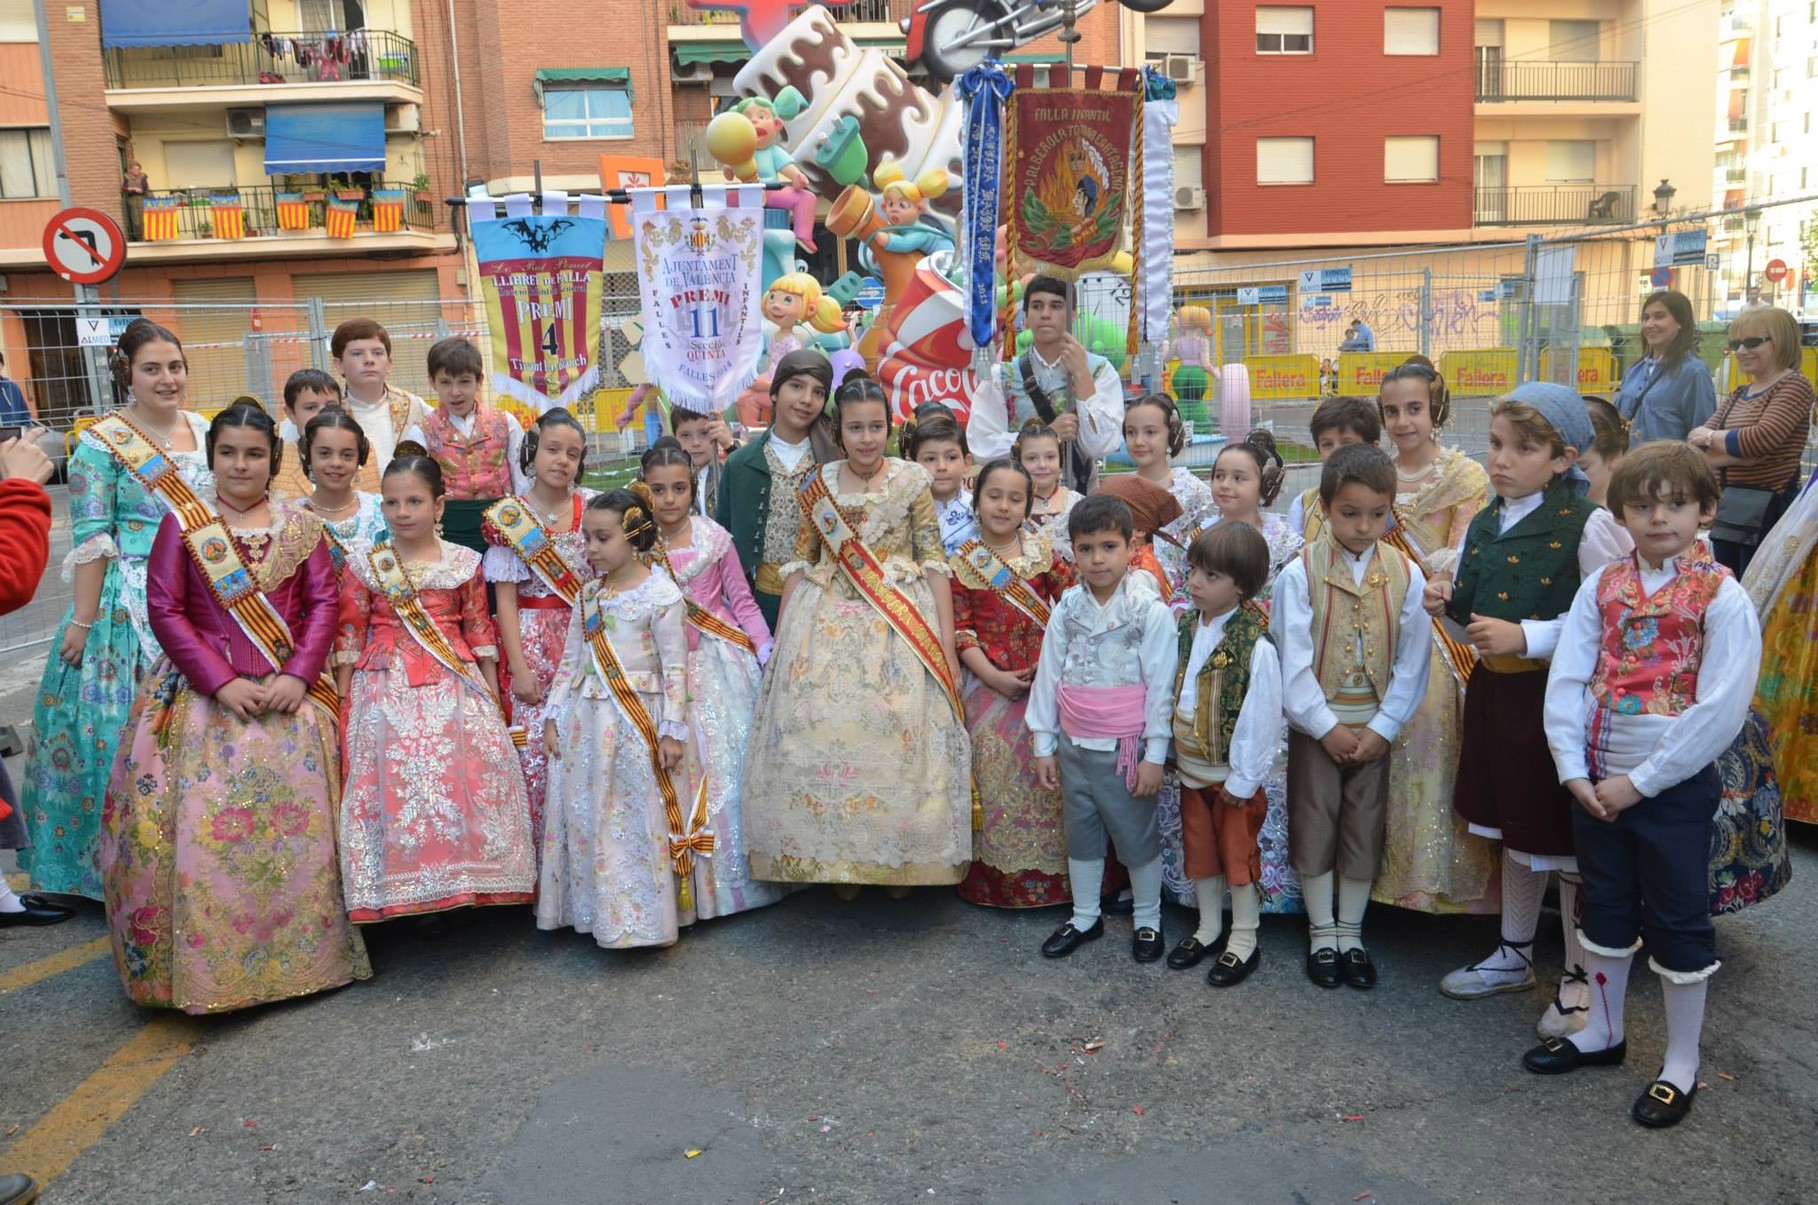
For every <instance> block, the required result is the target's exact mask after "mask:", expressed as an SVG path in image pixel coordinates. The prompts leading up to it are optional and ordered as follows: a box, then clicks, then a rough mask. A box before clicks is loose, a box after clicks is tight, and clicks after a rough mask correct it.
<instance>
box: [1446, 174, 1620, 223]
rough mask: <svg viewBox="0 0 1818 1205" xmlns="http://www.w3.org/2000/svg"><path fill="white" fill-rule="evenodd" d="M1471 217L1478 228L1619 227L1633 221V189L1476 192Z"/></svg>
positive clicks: (1594, 186) (1526, 187) (1519, 188)
mask: <svg viewBox="0 0 1818 1205" xmlns="http://www.w3.org/2000/svg"><path fill="white" fill-rule="evenodd" d="M1474 216H1475V222H1476V224H1477V225H1479V226H1620V225H1625V224H1627V223H1630V222H1633V221H1634V220H1635V186H1634V185H1632V184H1624V185H1617V186H1611V185H1607V184H1536V185H1517V186H1514V187H1507V188H1479V189H1477V199H1476V208H1475V210H1474Z"/></svg>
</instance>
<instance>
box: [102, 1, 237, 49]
mask: <svg viewBox="0 0 1818 1205" xmlns="http://www.w3.org/2000/svg"><path fill="white" fill-rule="evenodd" d="M250 41H252V16H251V13H250V10H249V9H248V8H247V5H246V0H157V3H155V4H154V3H148V2H147V0H101V45H103V46H108V47H115V46H225V45H228V44H229V43H232V42H250Z"/></svg>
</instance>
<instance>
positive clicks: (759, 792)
mask: <svg viewBox="0 0 1818 1205" xmlns="http://www.w3.org/2000/svg"><path fill="white" fill-rule="evenodd" d="M842 463H843V462H841V461H834V462H832V463H830V464H826V465H822V466H821V467H820V468H819V469H818V470H817V471H818V472H819V473H820V474H821V476H822V479H823V480H824V481H825V482H826V484H827V488H828V490H829V491H830V492H831V493H832V494H833V497H834V501H835V503H836V504H837V505H838V506H839V508H840V511H841V513H842V514H844V515H845V518H846V522H847V523H848V524H849V525H850V526H851V527H852V529H853V531H854V533H855V534H857V535H858V537H859V538H860V539H861V540H863V541H864V542H865V544H866V545H867V546H868V547H869V548H870V549H871V551H872V553H873V554H874V555H875V556H876V558H877V560H878V561H879V562H880V563H881V564H882V566H883V569H884V575H885V577H886V579H887V580H888V582H889V584H890V585H892V586H894V587H896V589H897V590H898V591H900V592H901V593H902V595H903V596H905V597H907V598H908V600H909V602H910V604H911V605H912V606H913V607H914V608H915V609H916V610H917V611H918V612H920V613H921V615H922V617H923V618H924V619H925V620H926V621H927V623H928V625H929V626H930V627H931V628H935V630H937V631H938V621H937V618H936V611H935V603H934V597H933V592H932V591H931V590H930V589H929V588H928V585H927V583H926V581H925V580H924V578H923V574H924V573H925V572H927V571H929V570H933V571H934V572H936V573H939V574H941V575H943V576H948V575H950V570H949V569H948V567H947V560H946V555H945V553H944V551H943V549H942V548H941V535H940V526H939V524H938V523H937V522H936V520H935V516H934V499H933V496H932V495H931V494H930V492H929V487H928V473H927V470H925V469H923V468H922V467H921V466H920V465H916V464H910V463H908V462H906V461H900V460H891V461H888V462H887V463H888V469H887V470H886V471H885V473H884V475H883V480H882V481H881V482H879V483H878V485H877V487H876V488H874V489H872V490H871V491H869V492H866V493H863V494H841V493H839V480H840V466H841V464H842ZM790 502H791V504H795V500H794V499H790ZM798 570H801V571H804V576H803V578H802V581H801V583H800V584H799V585H798V586H797V588H796V590H795V592H794V593H793V594H792V595H791V596H790V598H789V601H788V605H787V606H785V607H784V608H783V614H782V618H781V621H780V624H779V629H778V632H777V640H776V652H775V655H774V656H773V657H772V658H771V661H770V666H769V669H768V671H767V672H766V673H765V675H764V686H763V690H762V692H761V693H760V694H759V696H758V707H757V719H756V720H755V722H754V723H753V724H752V729H751V746H750V751H749V753H748V755H747V757H746V762H745V791H744V798H745V824H746V833H747V840H748V841H749V843H750V853H751V870H752V873H753V874H754V875H756V876H757V877H758V878H760V879H773V880H781V881H787V882H796V883H875V884H889V885H904V886H908V885H920V884H943V883H957V882H959V881H960V878H961V876H962V875H963V874H964V873H965V870H966V863H967V862H968V861H969V860H970V858H971V856H972V832H971V783H970V768H971V764H972V747H971V742H970V741H969V739H968V738H967V735H966V728H965V725H964V724H962V723H961V722H960V720H959V719H958V717H956V716H955V715H954V713H953V706H952V704H951V703H950V702H948V699H947V695H946V693H945V691H944V690H943V689H942V688H941V686H940V684H939V683H938V682H936V681H935V679H934V676H933V675H932V674H930V673H929V672H928V670H927V668H926V667H925V666H924V665H923V664H922V662H921V659H920V658H919V657H917V656H916V654H915V651H914V650H913V649H911V648H910V647H909V645H908V644H907V643H906V642H905V641H904V639H903V638H902V637H901V636H899V635H898V634H897V632H896V630H895V629H894V628H892V627H891V626H890V624H889V623H888V622H887V621H886V620H885V619H884V617H883V616H882V615H881V614H880V613H879V612H878V611H877V609H876V608H874V607H873V606H872V604H871V603H870V602H868V601H866V600H865V598H864V597H863V596H861V595H860V594H859V593H858V591H857V590H856V589H854V587H853V586H852V584H851V583H850V582H849V581H848V580H847V578H846V576H845V573H844V572H843V571H842V570H841V569H840V568H839V566H838V565H837V564H836V563H835V561H834V549H833V548H832V547H830V546H829V545H828V544H826V543H825V542H824V541H823V540H822V539H821V538H820V533H819V531H818V530H817V529H816V528H815V527H814V525H813V524H806V525H804V526H803V528H802V537H801V539H800V541H799V542H798V543H797V545H796V560H795V561H794V562H792V563H790V564H789V565H785V566H784V567H783V576H784V578H785V579H787V577H788V576H789V574H790V573H793V572H796V571H798ZM935 655H936V656H939V655H940V654H939V653H938V652H936V654H935Z"/></svg>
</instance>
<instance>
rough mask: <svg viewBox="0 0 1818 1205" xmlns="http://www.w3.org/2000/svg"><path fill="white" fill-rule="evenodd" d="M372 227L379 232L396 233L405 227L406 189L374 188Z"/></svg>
mask: <svg viewBox="0 0 1818 1205" xmlns="http://www.w3.org/2000/svg"><path fill="white" fill-rule="evenodd" d="M372 228H373V230H374V232H375V233H378V234H396V233H397V232H398V231H400V230H402V229H403V228H404V190H403V189H401V188H375V189H373V190H372Z"/></svg>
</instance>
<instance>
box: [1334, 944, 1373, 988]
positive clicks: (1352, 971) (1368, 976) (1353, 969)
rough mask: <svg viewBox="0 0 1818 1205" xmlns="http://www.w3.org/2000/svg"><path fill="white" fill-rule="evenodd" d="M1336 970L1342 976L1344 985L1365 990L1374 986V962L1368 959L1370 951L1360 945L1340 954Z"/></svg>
mask: <svg viewBox="0 0 1818 1205" xmlns="http://www.w3.org/2000/svg"><path fill="white" fill-rule="evenodd" d="M1338 970H1339V973H1340V974H1342V975H1343V976H1344V979H1345V986H1346V987H1354V988H1356V989H1357V990H1358V991H1360V992H1367V991H1369V990H1370V989H1371V988H1373V987H1375V986H1376V964H1375V963H1374V962H1371V961H1370V951H1368V950H1366V949H1364V948H1363V947H1362V946H1359V947H1358V948H1357V949H1355V950H1346V951H1345V952H1344V953H1343V954H1340V955H1339V956H1338Z"/></svg>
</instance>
